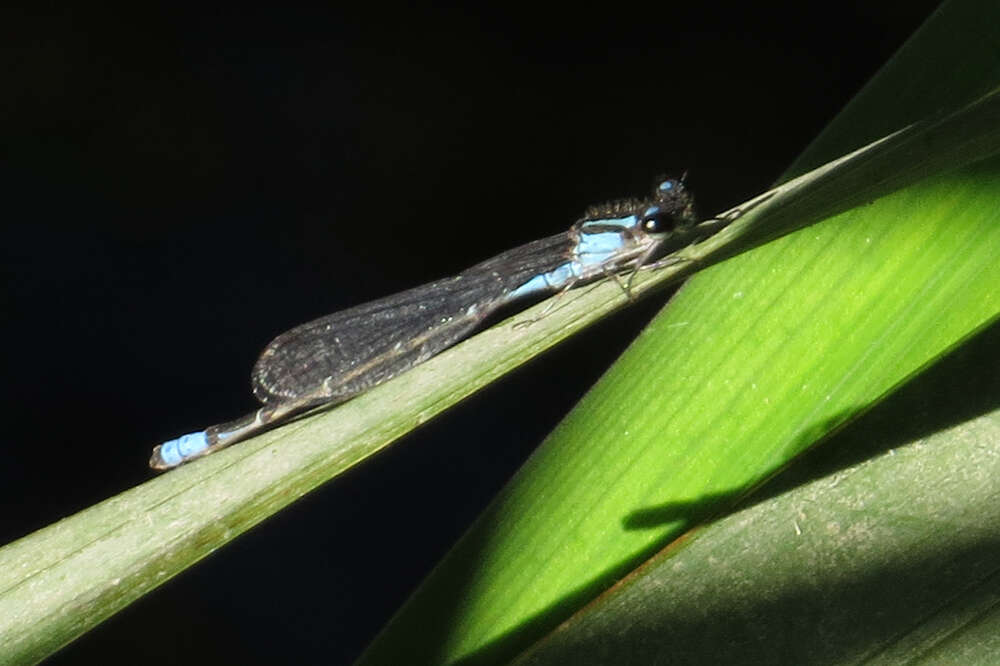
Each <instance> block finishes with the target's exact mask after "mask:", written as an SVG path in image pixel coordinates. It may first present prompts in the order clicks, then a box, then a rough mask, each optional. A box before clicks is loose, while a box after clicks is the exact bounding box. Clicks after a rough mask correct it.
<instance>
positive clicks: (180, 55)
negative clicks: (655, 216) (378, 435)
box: [0, 1, 936, 664]
mask: <svg viewBox="0 0 1000 666" xmlns="http://www.w3.org/2000/svg"><path fill="white" fill-rule="evenodd" d="M756 4H757V3H746V5H747V6H744V3H735V2H711V3H704V4H700V5H697V6H694V7H685V6H680V5H677V4H675V3H663V4H662V5H661V6H660V8H659V9H657V10H650V9H648V8H645V7H642V6H631V5H625V4H620V3H618V4H602V6H601V7H600V8H598V9H595V10H587V9H584V8H582V7H574V8H571V9H569V8H560V9H558V10H557V9H555V8H552V7H542V6H537V7H534V8H528V9H525V10H512V9H493V10H491V9H477V10H471V9H466V10H460V11H447V10H442V9H427V10H412V9H408V10H404V9H400V8H392V7H389V6H386V5H378V6H377V7H373V9H371V10H368V12H367V13H366V11H364V10H334V9H325V10H316V11H295V10H289V9H277V8H275V9H272V10H270V11H263V10H256V9H248V8H245V9H241V10H239V11H238V12H236V13H224V12H216V11H211V10H209V9H206V8H204V7H199V8H194V9H184V8H179V7H178V6H175V5H165V6H162V7H160V6H155V5H136V6H128V7H125V6H123V7H116V8H111V7H94V6H88V7H86V8H83V9H74V10H65V11H62V10H52V11H49V12H47V13H46V12H38V11H35V10H29V11H22V12H18V11H14V10H10V9H7V10H4V13H3V15H2V17H0V19H2V20H0V34H2V37H3V39H2V43H3V49H4V51H3V52H4V53H5V54H6V56H7V57H5V58H4V60H5V64H4V67H3V70H4V71H3V72H2V73H0V77H2V79H0V80H2V81H3V82H4V85H3V98H4V100H5V103H4V105H3V109H2V113H3V120H4V122H3V123H2V130H0V131H2V132H3V137H2V145H3V146H4V152H5V153H6V159H5V160H4V161H3V162H2V164H0V169H2V186H0V188H2V190H0V191H2V192H3V193H4V194H3V199H4V201H3V204H4V205H3V208H2V210H3V213H2V216H3V218H4V220H5V222H4V225H3V227H4V236H3V243H2V247H3V249H2V255H3V263H2V266H3V270H4V284H5V287H6V288H5V289H4V290H3V292H2V293H3V296H4V308H3V310H4V313H5V314H6V326H5V327H4V340H3V342H4V344H3V350H4V353H3V358H4V361H5V366H6V371H5V373H4V375H5V380H6V381H5V382H4V385H3V386H4V392H3V396H2V397H3V402H2V404H3V405H4V408H5V409H4V412H5V418H4V427H5V435H4V437H3V439H2V440H0V441H2V444H0V445H2V447H3V450H2V453H3V456H2V461H3V462H2V464H0V474H2V477H0V491H2V504H3V507H4V510H3V512H2V515H0V542H2V543H7V542H9V541H12V540H13V539H16V538H18V537H21V536H24V535H25V534H28V533H30V532H31V531H33V530H36V529H38V528H40V527H43V526H45V525H47V524H50V523H52V522H54V521H56V520H58V519H59V518H62V517H64V516H68V515H71V514H73V513H75V512H77V511H79V510H81V509H83V508H85V507H87V506H89V505H91V504H94V503H96V502H99V501H101V500H103V499H106V498H107V497H110V496H112V495H114V494H116V493H118V492H121V491H123V490H125V489H127V488H130V487H132V486H134V485H136V484H138V483H142V482H143V481H145V480H148V479H149V478H151V477H152V474H151V473H150V472H149V471H148V470H147V469H146V460H147V458H148V454H149V449H150V447H151V446H152V445H153V444H155V443H156V442H158V441H161V440H163V439H165V438H169V437H173V436H176V435H178V434H180V433H182V432H187V431H190V430H194V429H197V428H200V427H203V426H206V425H209V424H211V423H214V422H217V421H220V420H226V419H229V418H232V417H235V416H238V415H240V414H242V413H244V412H246V411H248V410H249V409H251V408H252V407H253V406H254V405H253V402H252V399H251V397H250V394H249V381H248V373H249V369H250V367H251V365H252V363H253V361H254V359H255V358H256V355H257V352H258V351H259V350H260V348H261V347H263V345H264V344H266V343H267V341H268V340H269V339H270V338H271V337H273V336H274V335H275V334H277V333H279V332H281V331H282V330H284V329H286V328H288V327H290V326H292V325H294V324H297V323H300V322H302V321H305V320H307V319H310V318H313V317H316V316H319V315H322V314H326V313H328V312H332V311H334V310H337V309H340V308H342V307H346V306H349V305H353V304H356V303H359V302H363V301H366V300H369V299H371V298H375V297H378V296H382V295H385V294H388V293H392V292H394V291H397V290H400V289H404V288H406V287H410V286H414V285H416V284H419V283H420V282H423V281H427V280H430V279H434V278H437V277H442V276H444V275H447V274H450V273H454V272H456V271H458V270H461V269H463V268H465V267H467V266H469V265H471V264H473V263H475V262H477V261H479V260H481V259H484V258H486V257H489V256H491V255H493V254H495V253H497V252H499V251H502V250H504V249H507V248H509V247H513V246H514V245H517V244H519V243H522V242H525V241H528V240H532V239H534V238H538V237H541V236H544V235H548V234H552V233H556V232H558V231H561V230H564V229H565V228H567V227H568V226H569V224H570V223H572V222H573V220H574V219H575V217H576V216H577V215H578V214H579V213H580V212H581V211H582V210H583V209H584V208H585V207H586V206H587V205H588V204H590V203H595V202H599V201H602V200H605V199H608V198H615V197H621V196H628V195H645V194H646V193H647V191H648V188H649V187H650V186H651V184H652V182H653V179H654V178H655V177H656V176H658V175H661V174H665V173H668V174H679V173H681V172H683V171H685V170H687V171H688V174H689V175H688V183H689V185H690V187H691V188H692V189H693V190H694V191H695V192H696V193H697V195H698V197H699V201H700V204H701V206H700V207H701V209H702V211H703V212H705V213H714V212H718V211H719V210H722V209H723V208H725V207H728V206H730V205H733V204H736V203H739V202H740V201H742V200H744V199H745V198H747V197H749V196H751V195H753V194H755V193H757V192H759V191H760V190H762V189H764V188H765V187H766V186H767V185H768V184H769V183H770V182H772V181H773V180H774V179H775V178H776V177H777V176H778V174H779V173H780V172H781V171H782V170H783V168H784V167H785V166H786V165H787V164H788V163H789V162H790V161H791V160H792V159H793V158H794V157H795V156H796V155H797V154H798V153H799V152H800V151H801V150H802V149H803V148H804V147H805V146H806V144H807V143H808V142H809V141H810V140H811V139H812V138H813V137H814V136H815V135H816V134H817V132H819V131H820V130H821V129H822V128H823V127H824V126H825V125H826V123H827V122H828V121H829V120H830V119H831V118H832V117H833V116H834V115H835V114H836V113H837V112H838V110H839V109H840V108H842V107H843V105H844V104H845V103H846V102H847V101H849V100H850V98H851V97H852V96H853V95H854V94H855V93H856V92H857V91H858V90H859V88H860V87H861V86H862V85H863V84H864V83H865V82H866V81H867V80H868V79H869V78H870V77H871V76H872V75H873V74H874V73H875V72H876V71H877V69H878V68H879V66H880V65H881V64H882V63H884V62H885V60H886V59H887V58H888V57H889V56H890V55H891V54H892V53H893V52H894V51H895V50H896V49H897V48H898V47H899V46H900V45H901V44H902V43H903V41H904V40H905V39H906V38H907V37H908V36H909V35H910V34H911V33H912V32H913V30H914V29H916V27H918V26H919V24H920V23H921V22H922V21H923V20H924V19H925V18H926V17H927V16H928V15H929V14H930V12H931V11H932V10H933V8H934V6H935V4H936V3H934V2H930V1H922V2H910V3H906V4H905V7H904V8H903V9H900V5H899V3H864V2H856V3H836V4H827V5H817V6H816V7H817V8H819V7H822V8H823V9H822V10H819V9H813V8H812V7H811V6H809V5H808V3H807V6H808V7H809V8H808V9H803V8H801V7H799V5H790V6H787V7H776V6H773V5H771V6H770V7H769V9H767V10H766V11H761V10H760V8H759V7H755V6H753V5H756ZM872 5H873V6H872ZM883 5H885V6H883ZM890 6H891V9H890V8H889V7H890ZM662 300H663V299H662V298H661V299H659V303H643V304H640V305H638V306H636V307H635V308H633V309H632V310H631V311H630V312H628V313H625V314H623V315H620V316H618V317H615V318H614V319H612V320H611V321H609V322H607V323H605V324H602V325H601V326H599V327H597V328H596V329H594V330H591V331H589V332H588V333H586V334H584V335H582V336H579V338H578V339H577V340H573V341H570V342H569V343H567V344H565V345H563V346H562V347H560V348H559V349H558V350H556V351H555V352H553V353H550V354H549V355H547V356H546V357H544V358H543V359H542V360H540V361H538V362H536V363H534V364H532V365H531V366H530V367H529V368H527V369H525V370H523V371H521V372H519V373H516V374H515V375H514V376H513V377H511V378H509V379H507V380H505V381H503V382H501V383H500V384H498V385H497V386H494V387H492V388H490V389H488V390H486V391H484V392H483V393H481V394H480V395H478V396H476V397H474V398H472V399H471V400H469V401H468V402H467V403H466V404H465V405H463V406H461V407H460V408H458V409H456V410H453V411H452V412H451V413H449V414H447V415H445V416H443V417H442V418H440V419H438V420H437V421H436V422H434V423H432V424H430V425H428V426H427V427H425V428H423V429H422V430H420V431H419V432H417V433H415V434H413V435H412V436H410V437H407V438H406V439H404V440H402V441H400V442H398V443H397V444H396V445H394V446H393V447H391V448H390V449H389V450H388V451H387V452H385V453H383V454H381V455H379V456H377V457H376V458H375V459H374V460H371V461H369V462H367V463H366V464H364V465H362V466H361V467H360V469H356V470H353V471H352V472H351V473H349V474H348V475H346V477H344V478H341V479H338V480H337V481H335V482H334V483H331V484H329V485H328V486H327V487H324V488H322V489H320V490H319V491H317V492H315V493H313V494H312V495H311V496H309V497H307V498H305V499H304V500H302V501H300V502H299V503H297V504H295V505H294V506H292V507H291V508H289V509H288V510H286V511H284V512H282V513H281V514H279V515H278V516H276V517H275V518H273V519H271V520H269V521H268V522H266V523H264V524H263V525H261V526H260V527H258V528H256V529H254V530H253V531H251V532H250V533H249V534H247V535H245V536H243V537H241V538H239V539H238V540H237V541H236V542H234V543H232V544H230V545H228V546H226V547H225V548H224V549H222V551H220V552H218V553H216V554H215V555H213V556H212V557H210V558H209V559H208V560H206V561H204V562H203V563H201V564H199V565H198V566H196V567H194V568H193V569H192V570H190V571H188V572H186V573H184V574H183V575H181V576H180V577H178V578H177V579H175V580H173V581H171V582H169V583H167V584H166V585H164V586H163V587H162V588H160V589H159V590H157V591H156V592H154V593H152V594H150V595H149V596H148V597H147V598H145V599H143V600H141V601H139V602H138V603H136V604H135V605H134V606H132V607H130V608H129V609H127V610H125V611H123V612H122V613H120V614H119V615H118V616H116V617H114V618H112V619H111V620H109V621H108V622H106V623H105V624H104V625H102V626H101V627H99V628H98V629H97V630H95V631H93V632H91V633H90V634H88V635H87V636H85V637H83V638H82V639H80V640H79V641H77V642H76V643H75V644H74V645H72V646H70V647H69V648H67V649H65V650H64V651H63V652H62V653H60V654H59V655H58V656H57V657H56V658H55V659H54V660H53V663H104V664H109V663H119V662H120V663H135V662H140V661H141V662H142V663H147V664H161V663H162V664H172V663H241V664H253V663H261V664H263V663H275V662H277V663H300V662H306V663H310V662H326V663H343V662H347V661H349V660H351V659H353V658H354V657H356V656H357V655H358V654H359V653H360V651H361V650H362V649H363V648H364V646H365V645H366V644H367V643H368V642H369V641H370V640H371V639H372V638H373V636H374V635H375V633H376V632H377V631H378V629H379V628H380V627H381V626H382V625H383V624H384V623H385V622H386V621H387V620H388V618H389V617H390V615H391V614H392V613H393V612H394V610H395V609H397V608H398V607H399V605H400V604H401V603H402V602H403V601H404V600H405V598H406V596H407V595H408V594H409V593H410V592H411V591H412V590H413V588H414V587H415V586H416V585H417V584H418V583H419V581H420V580H421V579H422V577H423V576H424V575H426V573H427V572H428V571H429V569H430V568H431V567H432V566H433V565H434V563H435V562H436V561H437V560H438V559H439V558H440V557H441V556H442V555H443V554H444V553H445V552H446V550H447V549H448V547H449V545H450V544H451V543H453V542H454V540H455V539H456V538H457V537H458V536H459V535H460V534H461V533H462V531H463V530H464V529H465V528H466V527H467V526H468V525H469V523H470V522H471V521H472V520H473V519H474V518H475V516H476V515H477V514H478V513H479V511H480V510H481V509H482V508H483V507H484V506H485V504H486V503H487V502H488V501H489V499H490V498H491V496H492V495H493V494H494V493H495V492H496V491H497V490H498V489H499V488H500V487H501V486H502V485H503V483H504V482H505V481H506V479H508V478H509V477H510V475H511V474H513V472H514V471H515V470H516V469H517V467H518V466H519V465H520V464H521V462H523V460H524V459H525V458H526V457H527V456H528V455H529V454H530V453H531V451H532V450H533V448H534V447H535V446H537V444H538V442H539V441H540V440H541V439H542V438H543V437H544V436H545V434H546V433H547V432H548V431H549V430H550V429H551V428H552V427H553V426H554V425H555V423H557V422H558V420H559V418H560V417H561V415H563V414H564V413H565V412H566V411H567V410H568V409H569V408H570V407H571V406H572V405H573V403H574V402H575V401H576V400H577V399H578V398H579V397H580V396H581V395H582V393H583V392H584V391H586V389H587V388H588V387H589V386H590V385H591V384H592V383H593V382H594V381H595V380H596V379H597V377H599V375H600V373H601V372H602V370H603V369H604V368H606V367H607V365H608V364H609V363H610V362H611V361H612V360H613V359H614V357H615V356H616V355H617V354H618V353H619V352H620V351H621V350H622V349H623V348H624V347H625V346H626V345H627V344H628V343H629V342H630V341H631V339H632V338H633V336H634V335H635V333H636V332H637V331H638V330H639V328H640V327H641V326H642V324H643V323H644V321H646V320H647V319H648V318H649V317H650V316H651V315H652V313H653V312H655V310H656V308H657V307H658V306H659V305H660V304H662Z"/></svg>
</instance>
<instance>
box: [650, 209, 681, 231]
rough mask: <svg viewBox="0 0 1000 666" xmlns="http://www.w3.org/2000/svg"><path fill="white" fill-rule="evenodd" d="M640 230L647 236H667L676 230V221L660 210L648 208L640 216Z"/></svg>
mask: <svg viewBox="0 0 1000 666" xmlns="http://www.w3.org/2000/svg"><path fill="white" fill-rule="evenodd" d="M642 230H643V231H645V232H646V233H647V234H668V233H671V232H673V231H676V230H677V219H676V218H675V217H674V216H673V215H672V214H670V213H668V212H667V211H665V210H663V209H662V208H658V207H656V206H653V207H651V208H648V209H647V210H646V212H645V213H643V216H642Z"/></svg>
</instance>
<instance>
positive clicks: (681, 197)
mask: <svg viewBox="0 0 1000 666" xmlns="http://www.w3.org/2000/svg"><path fill="white" fill-rule="evenodd" d="M697 223H698V216H697V213H695V209H694V197H693V196H692V195H691V193H690V192H689V191H688V189H687V188H686V187H685V186H684V183H683V181H681V180H678V179H676V178H667V179H665V180H662V181H660V183H659V184H657V186H656V188H654V190H653V199H652V201H650V202H648V205H647V206H646V207H645V208H644V210H643V211H642V213H641V220H640V227H641V228H642V230H643V231H645V232H646V233H647V234H649V235H650V236H654V237H655V236H669V235H670V234H674V233H677V232H680V231H686V230H688V229H691V228H692V227H694V226H695V225H696V224H697Z"/></svg>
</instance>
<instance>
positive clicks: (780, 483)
mask: <svg viewBox="0 0 1000 666" xmlns="http://www.w3.org/2000/svg"><path fill="white" fill-rule="evenodd" d="M998 352H1000V326H996V325H995V326H993V327H991V328H990V329H989V330H988V331H987V332H986V334H984V335H981V336H979V337H978V338H977V339H976V340H974V341H973V342H972V343H971V344H969V345H966V346H964V347H963V348H962V349H961V350H959V353H956V354H953V355H952V356H951V357H949V358H948V359H946V360H945V361H944V362H943V363H941V364H939V365H937V366H935V368H934V369H933V370H932V371H930V372H927V373H925V374H923V375H921V377H920V378H918V380H917V381H915V382H912V383H910V384H909V385H907V386H906V387H905V388H904V389H903V390H901V391H900V392H898V393H897V394H895V395H894V396H893V397H892V398H890V399H889V400H887V401H886V402H884V403H883V404H881V405H879V407H878V408H876V409H875V410H873V411H872V412H870V413H868V414H866V415H865V416H863V417H862V418H860V419H858V420H857V421H855V422H854V423H852V424H851V425H850V426H848V427H847V428H845V429H844V430H843V431H841V432H839V433H838V434H837V435H836V436H834V437H833V438H832V439H831V440H830V441H829V442H827V443H826V444H825V445H824V447H823V449H822V450H820V451H817V454H818V455H810V456H809V457H808V459H807V460H806V461H804V462H807V463H808V464H806V465H797V466H796V468H795V469H794V470H792V473H789V474H785V475H783V476H782V477H781V478H779V479H777V480H776V481H777V483H773V484H770V485H769V486H768V487H765V488H763V489H762V492H760V493H757V494H756V497H755V500H756V503H754V504H752V505H751V506H749V507H748V508H746V509H744V510H742V511H739V512H737V513H734V514H732V515H730V516H727V517H726V518H724V519H722V520H720V521H718V522H717V523H715V524H713V525H711V526H709V527H706V528H705V529H704V530H703V531H701V532H699V533H698V534H697V535H696V537H697V538H692V539H690V540H689V541H688V542H687V545H686V547H683V548H680V549H679V550H677V551H670V552H664V553H661V554H659V555H657V556H656V557H654V558H653V559H652V560H651V561H650V562H649V563H648V565H647V566H646V567H644V568H643V569H641V570H640V571H638V572H636V575H634V576H631V577H629V578H628V579H627V580H626V581H624V582H623V583H622V584H621V585H619V586H616V587H615V588H613V589H612V590H611V591H609V592H608V593H607V594H606V595H604V596H603V597H601V598H600V599H599V600H597V601H595V602H594V603H593V604H591V605H590V606H588V607H587V608H586V609H585V610H584V611H582V612H581V613H579V614H577V615H576V616H575V617H573V618H572V619H571V620H570V621H569V622H567V623H566V624H565V625H563V626H562V627H560V628H559V629H558V630H557V631H555V632H553V633H552V634H550V635H549V636H547V637H546V638H545V640H543V641H541V642H540V643H539V644H538V645H536V646H534V647H533V648H532V649H531V650H530V651H529V652H528V653H527V654H526V655H524V657H523V658H522V659H520V660H519V661H518V662H517V663H519V664H523V665H525V666H526V665H527V664H535V665H538V664H620V663H634V664H653V663H670V664H708V663H722V664H731V663H772V664H774V663H784V664H830V663H860V662H863V663H866V664H872V663H873V664H901V663H918V662H920V661H927V662H930V663H934V664H941V663H961V664H974V663H994V662H995V661H996V654H997V649H998V648H1000V645H998V638H997V636H998V635H1000V634H998V632H997V628H998V626H997V625H998V622H1000V612H998V607H997V603H996V602H997V599H998V598H1000V578H998V576H997V573H998V567H997V562H1000V540H998V539H997V535H998V534H1000V502H998V501H997V500H998V498H1000V482H998V479H1000V409H998V406H1000V373H997V372H996V359H997V354H998ZM980 414H981V415H980ZM977 415H979V416H977ZM858 460H862V461H863V462H856V461H858Z"/></svg>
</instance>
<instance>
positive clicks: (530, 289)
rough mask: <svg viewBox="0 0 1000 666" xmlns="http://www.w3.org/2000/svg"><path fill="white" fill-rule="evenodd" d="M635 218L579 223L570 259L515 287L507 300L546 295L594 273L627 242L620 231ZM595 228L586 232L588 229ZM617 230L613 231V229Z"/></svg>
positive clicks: (628, 216) (636, 219)
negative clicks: (600, 229)
mask: <svg viewBox="0 0 1000 666" xmlns="http://www.w3.org/2000/svg"><path fill="white" fill-rule="evenodd" d="M638 221H639V220H638V217H637V216H635V215H627V216H625V217H618V218H607V219H600V220H587V221H586V222H583V223H582V224H581V225H580V232H581V233H580V234H579V237H580V238H579V242H578V243H577V246H576V248H575V249H574V250H573V259H571V260H569V261H567V262H566V263H564V264H561V265H560V266H558V267H557V268H554V269H552V270H551V271H548V272H546V273H541V274H539V275H536V276H535V277H533V278H531V279H530V280H528V281H527V282H525V283H524V284H522V285H521V286H519V287H517V288H516V289H514V290H513V291H511V292H510V293H509V294H508V295H507V299H508V300H514V299H516V298H521V297H522V296H528V295H532V294H545V293H549V292H553V291H558V290H559V289H563V288H565V287H567V286H569V285H570V284H572V283H573V282H574V281H575V280H577V279H579V278H580V277H583V276H589V275H592V274H593V270H592V269H594V268H599V267H601V266H605V265H607V264H608V262H609V261H610V260H611V259H613V258H614V257H615V256H616V255H617V254H618V253H620V252H621V250H622V248H623V247H625V245H626V240H625V238H624V236H623V232H624V231H625V230H626V229H630V228H634V227H635V226H636V224H638ZM588 227H589V228H593V229H595V231H593V232H590V233H588V232H587V229H588ZM604 227H607V228H608V229H609V230H608V231H599V232H598V231H596V228H604ZM615 228H617V229H620V231H614V230H612V229H615Z"/></svg>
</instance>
